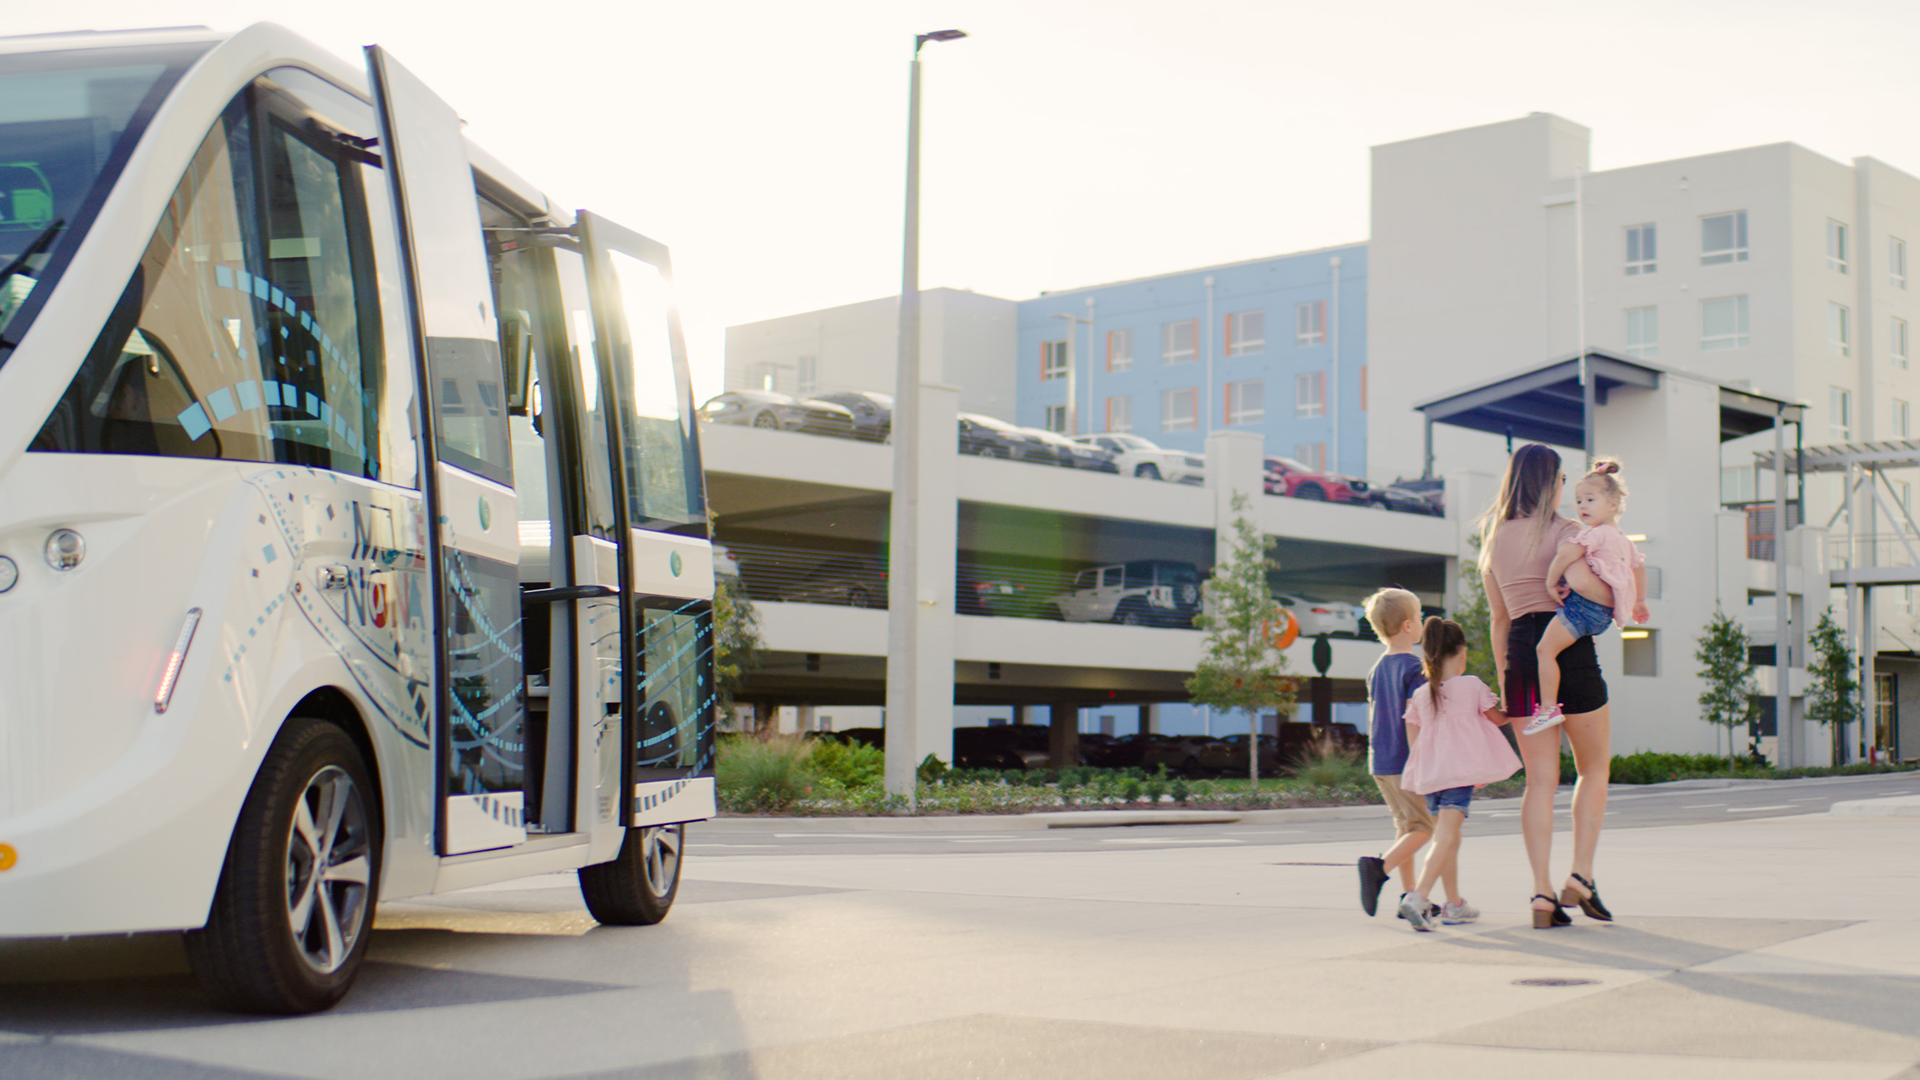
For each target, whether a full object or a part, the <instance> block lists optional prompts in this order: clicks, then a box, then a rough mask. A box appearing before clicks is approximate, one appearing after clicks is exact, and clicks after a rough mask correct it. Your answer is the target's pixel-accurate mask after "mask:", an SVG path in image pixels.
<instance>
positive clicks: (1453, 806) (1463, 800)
mask: <svg viewBox="0 0 1920 1080" xmlns="http://www.w3.org/2000/svg"><path fill="white" fill-rule="evenodd" d="M1472 801H1473V785H1472V784H1467V785H1465V786H1463V787H1450V788H1441V789H1440V790H1439V791H1436V792H1433V793H1432V794H1430V795H1428V796H1427V812H1428V813H1430V814H1437V813H1439V812H1440V811H1442V810H1458V811H1460V816H1461V817H1466V816H1467V804H1468V803H1470V802H1472Z"/></svg>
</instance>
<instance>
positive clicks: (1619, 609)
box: [1573, 525, 1647, 629]
mask: <svg viewBox="0 0 1920 1080" xmlns="http://www.w3.org/2000/svg"><path fill="white" fill-rule="evenodd" d="M1573 542H1574V543H1576V544H1579V545H1580V546H1581V547H1583V548H1586V549H1587V554H1586V560H1587V569H1589V570H1591V571H1593V576H1594V577H1597V578H1599V579H1600V580H1601V581H1604V582H1606V583H1607V588H1609V589H1612V590H1613V621H1614V624H1615V625H1617V626H1619V627H1621V628H1622V629H1624V628H1626V627H1627V626H1628V625H1630V624H1632V622H1633V603H1634V596H1635V593H1636V592H1637V590H1636V589H1635V587H1634V584H1633V571H1634V568H1636V567H1640V566H1645V565H1647V557H1646V556H1645V555H1642V554H1640V549H1639V548H1636V547H1634V546H1633V541H1631V540H1629V539H1627V534H1626V533H1623V532H1621V531H1620V527H1619V526H1617V525H1593V526H1589V527H1587V528H1584V529H1581V530H1580V531H1579V532H1577V533H1575V534H1573Z"/></svg>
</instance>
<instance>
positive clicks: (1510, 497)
mask: <svg viewBox="0 0 1920 1080" xmlns="http://www.w3.org/2000/svg"><path fill="white" fill-rule="evenodd" d="M1559 479H1560V455H1559V454H1557V453H1555V452H1554V451H1553V449H1552V448H1551V447H1548V446H1545V445H1542V444H1540V443H1528V444H1527V445H1525V446H1523V447H1521V448H1520V449H1518V450H1515V451H1514V452H1513V457H1512V458H1511V459H1509V460H1508V461H1507V474H1506V475H1505V476H1504V477H1502V478H1501V479H1500V496H1499V497H1498V498H1496V499H1495V500H1494V501H1493V505H1492V506H1489V507H1487V512H1486V513H1485V514H1483V515H1481V517H1480V528H1481V535H1480V553H1481V557H1482V558H1485V557H1486V555H1487V553H1489V552H1491V551H1492V550H1493V531H1494V530H1495V529H1497V528H1499V527H1500V525H1501V524H1502V523H1503V522H1508V521H1513V520H1515V519H1517V518H1532V519H1533V543H1534V544H1535V545H1538V544H1539V543H1540V538H1541V537H1543V536H1545V535H1546V534H1547V525H1548V523H1549V522H1551V521H1552V520H1553V511H1554V507H1553V505H1552V503H1551V499H1552V497H1553V488H1554V484H1555V483H1556V482H1557V481H1558V480H1559Z"/></svg>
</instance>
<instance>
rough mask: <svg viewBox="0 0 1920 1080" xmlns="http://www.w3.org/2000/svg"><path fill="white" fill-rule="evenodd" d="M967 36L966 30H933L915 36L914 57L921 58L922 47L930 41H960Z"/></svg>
mask: <svg viewBox="0 0 1920 1080" xmlns="http://www.w3.org/2000/svg"><path fill="white" fill-rule="evenodd" d="M966 36H967V32H966V31H965V30H933V31H930V32H928V33H925V34H915V35H914V36H913V55H915V56H919V55H920V46H922V45H925V44H926V43H927V42H929V41H958V40H960V39H961V38H963V37H966Z"/></svg>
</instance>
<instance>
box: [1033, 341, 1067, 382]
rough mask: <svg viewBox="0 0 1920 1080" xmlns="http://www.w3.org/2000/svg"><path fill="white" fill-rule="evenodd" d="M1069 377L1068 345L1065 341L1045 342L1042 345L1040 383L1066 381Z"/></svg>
mask: <svg viewBox="0 0 1920 1080" xmlns="http://www.w3.org/2000/svg"><path fill="white" fill-rule="evenodd" d="M1066 377H1067V343H1066V342H1064V341H1043V342H1041V343H1040V381H1041V382H1046V381H1048V380H1049V379H1064V378H1066Z"/></svg>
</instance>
